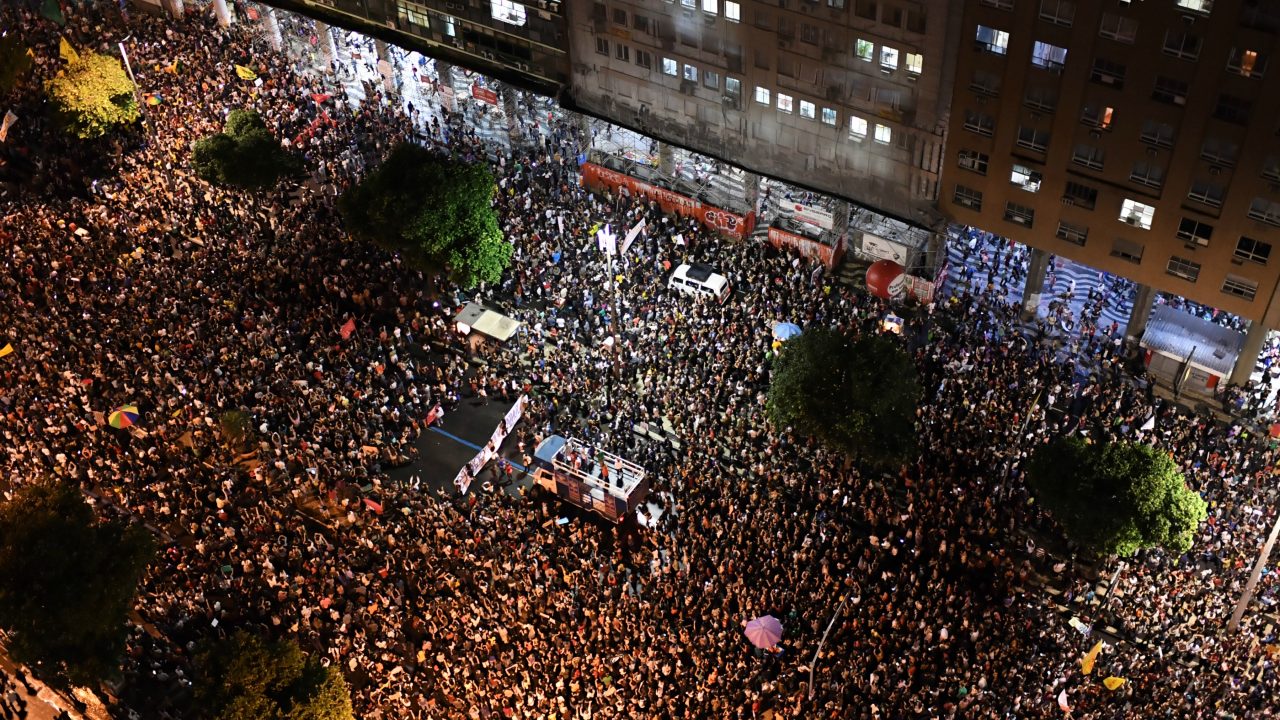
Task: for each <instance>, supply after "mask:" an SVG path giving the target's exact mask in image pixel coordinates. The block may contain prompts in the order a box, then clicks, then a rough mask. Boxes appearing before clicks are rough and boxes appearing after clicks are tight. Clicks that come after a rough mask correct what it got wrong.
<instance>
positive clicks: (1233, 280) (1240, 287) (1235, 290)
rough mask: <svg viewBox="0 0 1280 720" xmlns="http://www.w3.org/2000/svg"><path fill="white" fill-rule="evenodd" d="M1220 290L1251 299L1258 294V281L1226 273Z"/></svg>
mask: <svg viewBox="0 0 1280 720" xmlns="http://www.w3.org/2000/svg"><path fill="white" fill-rule="evenodd" d="M1222 292H1224V293H1226V294H1228V295H1235V296H1236V297H1241V298H1244V299H1245V300H1250V301H1251V300H1253V298H1254V296H1256V295H1257V294H1258V283H1256V282H1254V281H1252V280H1250V279H1248V278H1242V277H1240V276H1239V275H1231V274H1228V275H1227V279H1226V280H1223V281H1222Z"/></svg>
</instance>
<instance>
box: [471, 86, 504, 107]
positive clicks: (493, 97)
mask: <svg viewBox="0 0 1280 720" xmlns="http://www.w3.org/2000/svg"><path fill="white" fill-rule="evenodd" d="M471 97H473V98H475V99H477V100H479V101H480V102H487V103H489V104H490V105H497V104H498V93H496V92H494V91H492V90H490V89H489V88H486V87H480V86H479V85H477V84H475V83H471Z"/></svg>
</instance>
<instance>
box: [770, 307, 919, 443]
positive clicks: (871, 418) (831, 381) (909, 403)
mask: <svg viewBox="0 0 1280 720" xmlns="http://www.w3.org/2000/svg"><path fill="white" fill-rule="evenodd" d="M920 397H921V392H920V382H919V380H918V378H917V376H916V367H915V364H914V363H912V362H911V358H910V357H908V356H907V354H906V352H905V351H904V350H903V349H902V347H901V346H900V345H899V344H898V342H897V341H896V340H894V339H893V338H890V337H887V336H884V335H864V336H861V337H857V338H853V337H849V336H847V335H844V334H843V333H840V332H837V331H835V330H827V329H821V328H818V329H807V330H805V331H804V332H803V333H801V334H800V335H798V336H796V337H794V338H792V339H790V340H788V341H787V343H786V344H785V345H783V347H782V350H781V351H780V353H779V355H778V358H777V362H776V363H775V365H774V368H773V374H772V377H771V379H770V383H769V398H768V404H767V405H766V408H765V409H766V412H767V414H768V416H769V419H770V420H771V421H772V422H773V424H774V425H775V426H777V427H779V428H786V427H790V428H791V429H792V430H793V431H794V432H796V433H798V434H800V435H804V436H809V437H816V438H818V439H819V440H821V441H823V442H824V443H826V444H827V445H829V446H830V447H832V448H833V449H835V450H838V451H840V452H843V453H846V454H849V455H852V456H854V457H856V458H858V459H859V460H861V461H863V462H866V463H868V464H871V465H874V466H891V465H893V464H895V463H901V462H905V461H906V460H907V459H909V458H910V456H911V453H912V452H913V450H914V449H915V435H916V433H915V412H916V406H917V405H919V403H920Z"/></svg>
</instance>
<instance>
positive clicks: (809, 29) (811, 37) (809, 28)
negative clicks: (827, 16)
mask: <svg viewBox="0 0 1280 720" xmlns="http://www.w3.org/2000/svg"><path fill="white" fill-rule="evenodd" d="M800 42H806V43H809V44H810V45H817V44H818V28H817V26H815V25H810V24H809V23H802V24H801V25H800Z"/></svg>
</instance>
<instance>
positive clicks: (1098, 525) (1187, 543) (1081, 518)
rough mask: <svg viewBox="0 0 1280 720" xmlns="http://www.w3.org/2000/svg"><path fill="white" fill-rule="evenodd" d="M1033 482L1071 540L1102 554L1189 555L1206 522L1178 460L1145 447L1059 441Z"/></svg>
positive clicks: (1038, 457) (1036, 461)
mask: <svg viewBox="0 0 1280 720" xmlns="http://www.w3.org/2000/svg"><path fill="white" fill-rule="evenodd" d="M1028 481H1029V483H1030V485H1031V489H1032V490H1033V491H1034V492H1035V496H1036V499H1037V500H1039V501H1040V504H1041V505H1043V506H1044V508H1045V509H1046V510H1048V511H1049V513H1050V514H1051V515H1053V517H1054V519H1055V520H1057V521H1058V523H1059V524H1060V525H1061V526H1062V527H1063V529H1064V530H1065V531H1066V533H1067V536H1068V537H1070V538H1071V539H1072V540H1073V541H1075V542H1076V543H1078V544H1080V545H1082V546H1083V547H1084V548H1085V549H1086V550H1088V551H1089V552H1092V553H1095V554H1098V555H1119V556H1121V557H1128V556H1129V555H1132V554H1134V553H1135V552H1137V551H1138V549H1140V548H1149V547H1161V548H1164V549H1165V550H1168V551H1169V552H1172V553H1179V554H1181V553H1184V552H1186V551H1187V550H1189V549H1190V548H1191V542H1192V540H1193V539H1194V538H1195V532H1196V528H1197V527H1198V526H1199V525H1200V523H1201V522H1203V521H1204V519H1205V516H1206V508H1205V502H1204V500H1203V499H1201V497H1200V495H1199V494H1198V493H1196V492H1194V491H1192V490H1191V489H1190V488H1188V487H1187V484H1186V480H1185V479H1184V478H1183V475H1182V471H1181V470H1179V469H1178V466H1177V464H1176V463H1174V461H1173V459H1172V458H1170V457H1169V455H1168V454H1167V453H1165V452H1162V451H1160V450H1157V449H1156V448H1153V447H1151V446H1150V445H1144V444H1141V443H1130V442H1111V443H1092V444H1086V443H1085V442H1084V441H1082V440H1080V439H1079V438H1076V437H1069V438H1062V439H1059V440H1055V441H1053V442H1051V443H1048V444H1045V445H1041V446H1040V447H1039V448H1037V450H1036V452H1035V454H1034V455H1033V456H1032V458H1031V465H1030V467H1029V469H1028Z"/></svg>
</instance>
